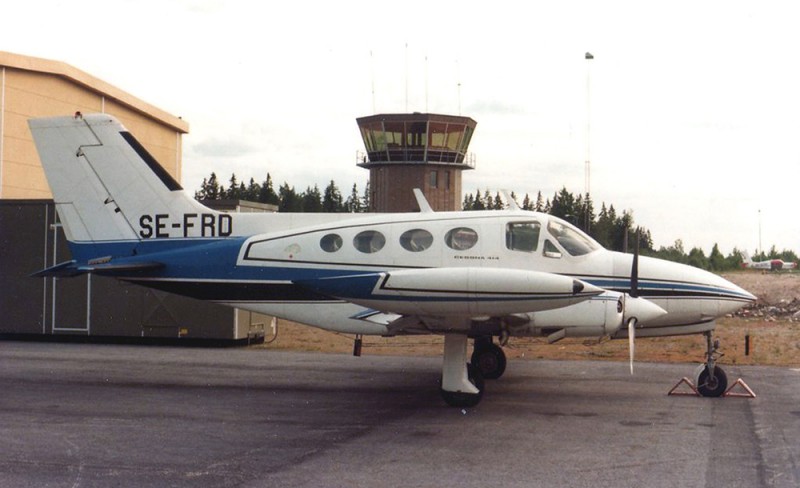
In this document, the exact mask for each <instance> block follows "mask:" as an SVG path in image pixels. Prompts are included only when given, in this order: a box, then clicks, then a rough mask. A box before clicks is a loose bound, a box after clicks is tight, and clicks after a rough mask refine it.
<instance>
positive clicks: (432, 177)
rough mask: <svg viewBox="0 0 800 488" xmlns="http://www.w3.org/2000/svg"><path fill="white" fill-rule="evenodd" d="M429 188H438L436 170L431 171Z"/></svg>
mask: <svg viewBox="0 0 800 488" xmlns="http://www.w3.org/2000/svg"><path fill="white" fill-rule="evenodd" d="M430 186H431V188H438V187H439V172H438V171H436V170H433V171H431V175H430Z"/></svg>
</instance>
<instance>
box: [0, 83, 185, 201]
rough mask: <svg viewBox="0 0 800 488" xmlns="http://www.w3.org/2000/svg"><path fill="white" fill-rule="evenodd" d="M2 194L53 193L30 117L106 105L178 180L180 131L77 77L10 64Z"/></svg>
mask: <svg viewBox="0 0 800 488" xmlns="http://www.w3.org/2000/svg"><path fill="white" fill-rule="evenodd" d="M4 108H5V111H4V114H3V115H4V126H3V134H2V136H3V154H2V167H1V168H0V169H1V170H2V175H0V176H1V178H2V179H1V180H0V181H2V187H1V188H0V197H2V198H50V197H51V193H50V188H49V186H48V185H47V180H46V179H45V176H44V172H43V170H42V168H41V164H40V163H39V156H38V154H37V153H36V148H35V145H34V143H33V139H32V137H31V133H30V130H29V129H28V119H30V118H37V117H52V116H62V115H71V114H74V113H75V112H76V111H80V112H83V113H100V112H103V111H105V113H109V114H112V115H114V116H115V117H117V118H119V119H120V121H121V122H122V123H123V124H124V125H125V126H126V127H127V128H128V130H130V131H131V132H132V133H133V134H134V135H135V136H136V138H137V139H138V140H139V141H140V142H141V143H142V145H144V146H145V148H147V150H148V151H149V152H150V153H151V154H152V155H153V157H155V158H156V160H157V161H158V162H159V163H161V164H162V165H163V166H164V168H165V169H166V170H167V171H168V172H169V173H170V174H171V175H172V176H173V177H174V178H175V179H176V180H178V181H180V178H181V174H180V162H181V157H182V151H181V149H182V148H181V144H182V139H181V134H180V133H179V132H176V130H175V129H174V128H171V127H170V126H168V125H165V124H163V123H160V122H158V121H156V120H154V119H153V118H152V117H150V116H147V115H144V114H143V113H142V112H140V111H138V110H134V109H131V108H130V107H129V106H128V105H126V104H123V103H120V102H118V101H117V100H116V99H113V98H108V97H106V96H105V95H104V94H102V93H100V92H98V91H96V90H93V89H91V88H89V87H87V86H85V85H82V84H80V83H77V82H75V81H73V80H70V79H66V78H63V77H61V76H58V75H54V74H49V73H42V72H37V71H25V70H19V69H14V68H6V78H5V105H4Z"/></svg>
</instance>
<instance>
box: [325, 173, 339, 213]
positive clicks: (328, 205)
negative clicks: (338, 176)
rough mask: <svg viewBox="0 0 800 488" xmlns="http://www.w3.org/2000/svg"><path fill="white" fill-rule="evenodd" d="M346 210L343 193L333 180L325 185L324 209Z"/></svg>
mask: <svg viewBox="0 0 800 488" xmlns="http://www.w3.org/2000/svg"><path fill="white" fill-rule="evenodd" d="M343 210H344V203H343V199H342V194H341V193H340V192H339V188H337V187H336V183H334V182H333V180H331V182H330V183H329V184H328V186H326V187H325V193H324V194H323V197H322V211H323V212H341V211H343Z"/></svg>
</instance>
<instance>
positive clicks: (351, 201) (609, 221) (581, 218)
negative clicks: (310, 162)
mask: <svg viewBox="0 0 800 488" xmlns="http://www.w3.org/2000/svg"><path fill="white" fill-rule="evenodd" d="M369 194H370V189H369V182H367V183H366V185H365V188H364V191H363V192H359V190H358V185H357V184H355V183H353V186H352V188H351V191H350V193H349V194H348V196H347V197H344V195H343V194H342V193H341V191H340V190H339V188H338V186H337V185H336V183H335V182H334V181H333V180H331V181H330V183H328V185H327V186H326V187H325V189H324V190H323V191H320V190H319V187H318V186H317V185H314V186H313V187H311V186H309V187H307V188H306V189H305V191H302V192H297V191H296V190H295V188H294V187H293V186H291V185H289V184H288V183H286V182H284V183H283V184H282V185H280V186H279V187H278V190H277V191H275V189H274V184H273V182H272V177H271V176H270V174H269V173H267V176H266V178H265V179H264V180H263V181H262V182H261V183H258V182H256V181H255V179H253V178H250V181H249V183H248V184H247V185H245V183H244V182H243V181H241V182H240V181H239V180H238V179H237V178H236V175H235V174H232V175H231V177H230V179H229V180H228V186H227V188H226V187H225V186H224V185H223V184H221V183H220V182H219V179H218V178H217V175H216V173H211V175H210V176H209V177H208V178H203V183H202V184H201V186H200V189H199V190H198V191H196V192H195V198H196V199H197V200H201V201H202V200H222V199H233V200H249V201H253V202H260V203H267V204H272V205H276V206H277V207H278V211H279V212H348V213H362V212H369V209H370V198H369ZM510 196H511V198H513V199H514V201H515V202H517V205H519V206H520V207H521V208H522V209H523V210H532V211H535V212H542V213H547V214H550V215H553V216H556V217H559V218H561V219H563V220H566V221H567V222H570V223H572V224H573V225H575V226H576V227H578V228H580V229H581V230H583V231H584V232H586V233H587V234H589V235H590V236H591V237H592V238H594V239H595V240H596V241H597V242H599V243H600V244H601V245H602V246H603V247H605V248H606V249H609V250H612V251H621V252H629V251H631V252H632V250H633V249H634V246H636V239H637V236H638V245H639V252H640V253H641V254H642V255H643V256H652V257H656V258H660V259H666V260H669V261H675V262H679V263H683V264H688V265H691V266H695V267H697V268H702V269H706V270H709V271H714V272H723V271H730V270H734V269H738V268H740V267H741V264H742V254H741V251H740V250H739V249H737V248H734V249H733V251H731V253H730V254H728V255H727V256H725V255H723V254H722V253H721V252H720V250H719V246H718V245H717V244H714V246H713V248H712V249H711V253H710V254H708V255H706V254H705V252H704V251H703V249H702V248H700V247H693V248H691V249H690V250H689V251H688V252H687V251H686V249H685V248H684V245H683V242H682V241H681V240H680V239H678V240H676V241H675V243H674V244H673V245H671V246H660V247H659V248H658V249H655V248H654V246H653V238H652V235H651V233H650V231H649V230H648V229H646V228H644V227H642V226H638V227H636V226H635V225H634V220H633V214H632V213H631V212H630V211H627V210H623V211H622V212H618V211H617V210H616V209H615V208H614V205H613V204H609V205H606V203H605V202H602V203H601V205H600V210H599V211H598V212H595V204H594V202H593V201H592V199H591V195H588V194H587V195H582V194H580V193H579V194H577V195H575V194H573V193H571V192H569V191H567V189H566V188H562V189H561V190H559V191H557V192H555V193H554V194H553V196H552V197H551V198H544V197H543V196H542V192H541V191H539V192H538V193H537V194H536V197H535V198H534V199H532V198H531V197H530V196H529V194H525V197H524V198H523V199H522V202H521V203H520V202H519V201H518V197H517V196H516V194H515V193H514V192H511V193H510ZM462 208H463V209H464V210H500V209H504V208H506V204H505V202H504V200H503V198H502V197H501V195H500V193H499V192H497V193H495V194H492V193H491V192H490V191H489V190H488V189H487V190H484V191H483V192H481V191H480V190H477V191H476V192H475V193H474V194H473V193H468V194H466V195H465V196H464V200H463V202H462ZM752 258H753V260H755V261H763V260H767V259H783V260H784V261H798V256H797V255H796V254H795V253H794V251H791V250H787V249H784V250H782V251H778V250H777V249H776V248H775V246H772V247H771V248H770V250H769V251H768V252H764V251H763V250H762V251H759V252H758V253H756V254H755V255H754V256H753V257H752Z"/></svg>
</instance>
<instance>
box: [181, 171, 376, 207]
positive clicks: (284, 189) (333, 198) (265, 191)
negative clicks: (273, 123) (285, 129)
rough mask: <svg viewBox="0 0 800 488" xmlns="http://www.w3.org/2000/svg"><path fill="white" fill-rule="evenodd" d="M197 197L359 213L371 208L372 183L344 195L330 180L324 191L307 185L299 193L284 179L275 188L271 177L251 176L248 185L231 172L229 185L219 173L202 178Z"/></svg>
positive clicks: (315, 186) (354, 185) (353, 188)
mask: <svg viewBox="0 0 800 488" xmlns="http://www.w3.org/2000/svg"><path fill="white" fill-rule="evenodd" d="M194 197H195V199H197V200H200V201H203V200H226V199H228V200H248V201H251V202H259V203H267V204H271V205H275V206H277V207H278V211H279V212H349V213H359V212H367V211H369V207H370V201H369V182H367V184H366V187H365V189H364V192H363V193H360V192H359V191H358V185H357V184H355V183H353V187H352V189H351V191H350V194H349V195H348V196H347V198H345V197H344V196H343V195H342V193H341V191H339V187H337V186H336V183H335V182H334V181H333V180H331V182H330V183H329V184H328V186H326V187H325V190H324V191H322V192H321V191H320V190H319V187H318V186H317V185H314V186H313V187H310V186H309V187H307V188H306V190H305V191H302V192H299V193H298V192H297V191H296V190H295V189H294V186H291V185H289V184H288V183H286V182H284V183H283V184H282V185H280V186H279V187H278V191H277V192H276V191H275V187H274V184H273V182H272V176H270V174H269V173H267V177H266V178H265V179H264V181H262V182H261V183H258V182H256V181H255V179H254V178H250V182H249V183H248V184H247V185H245V184H244V182H243V181H242V182H240V181H239V180H238V179H237V178H236V174H231V177H230V180H228V187H227V188H225V186H224V185H222V184H221V183H220V182H219V179H218V178H217V175H216V173H211V176H209V177H208V178H203V183H202V184H201V185H200V189H199V190H197V191H196V192H195V194H194Z"/></svg>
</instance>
